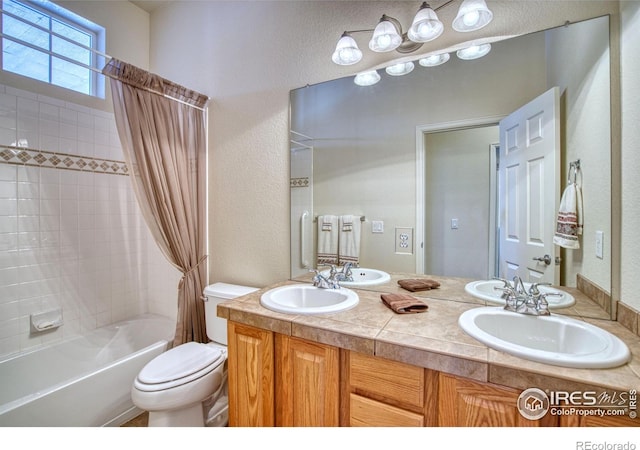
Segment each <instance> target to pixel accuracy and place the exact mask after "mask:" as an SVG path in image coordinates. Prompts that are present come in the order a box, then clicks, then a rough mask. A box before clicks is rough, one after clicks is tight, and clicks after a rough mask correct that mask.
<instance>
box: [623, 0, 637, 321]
mask: <svg viewBox="0 0 640 450" xmlns="http://www.w3.org/2000/svg"><path fill="white" fill-rule="evenodd" d="M620 12H621V19H622V20H621V23H622V25H621V30H622V31H621V39H620V41H621V42H620V50H621V63H620V66H621V80H620V81H621V86H620V88H621V97H622V102H621V103H622V108H621V111H622V112H621V114H622V157H621V159H622V161H621V164H622V176H621V178H622V196H621V214H622V224H621V228H622V236H621V241H622V245H621V257H620V266H621V269H620V279H621V292H620V299H621V300H622V301H623V302H624V303H626V304H627V305H629V306H632V307H634V308H635V309H636V310H639V311H640V295H639V293H640V277H638V271H639V270H640V233H638V229H639V228H640V201H639V200H638V198H639V197H640V151H638V149H640V127H638V124H639V123H640V102H638V98H640V58H638V54H640V2H637V1H634V2H620Z"/></svg>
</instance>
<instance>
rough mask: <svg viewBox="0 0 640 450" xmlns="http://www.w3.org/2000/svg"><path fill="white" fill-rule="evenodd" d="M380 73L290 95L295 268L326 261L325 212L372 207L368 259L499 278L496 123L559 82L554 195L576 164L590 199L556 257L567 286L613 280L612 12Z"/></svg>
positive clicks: (364, 232)
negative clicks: (322, 246) (573, 242)
mask: <svg viewBox="0 0 640 450" xmlns="http://www.w3.org/2000/svg"><path fill="white" fill-rule="evenodd" d="M379 72H380V73H381V75H382V79H381V81H380V82H379V83H377V84H375V85H373V86H368V87H361V86H357V85H355V84H354V82H353V77H346V78H342V79H338V80H332V81H328V82H325V83H320V84H317V85H313V86H306V87H302V88H300V89H296V90H294V91H292V92H291V112H290V114H291V118H290V127H291V135H290V138H291V277H292V278H293V279H303V280H307V281H308V279H309V269H313V268H316V267H318V251H317V249H318V247H317V245H318V232H317V228H318V223H317V221H318V218H319V217H323V216H325V215H346V214H349V215H353V216H354V217H356V218H357V217H361V218H362V222H360V233H361V235H360V248H359V254H358V258H359V263H360V266H362V267H370V268H376V269H380V270H383V271H387V272H389V273H402V274H429V275H440V276H448V277H461V278H468V279H472V280H473V279H488V278H491V277H493V276H495V275H499V273H498V269H497V264H496V258H497V255H499V254H500V250H501V249H500V245H499V239H498V238H497V236H498V235H499V233H500V230H499V222H500V220H499V207H498V206H497V205H499V204H500V200H501V199H500V192H499V189H498V187H497V186H498V183H497V181H496V177H497V170H496V154H497V153H498V147H499V141H500V133H499V131H498V127H497V124H498V122H499V121H500V120H501V119H502V118H504V117H506V116H507V115H509V114H510V113H511V112H513V111H515V110H517V109H518V108H520V107H521V106H522V105H524V104H526V103H528V102H529V101H530V100H532V99H534V98H536V97H537V96H539V95H540V94H542V93H544V92H545V91H547V90H549V89H550V88H552V87H554V86H557V87H558V88H559V93H560V112H561V114H560V143H561V145H560V148H559V149H558V151H559V161H560V170H559V171H558V172H559V175H558V177H559V178H560V179H559V180H557V186H558V187H557V189H558V195H557V197H558V199H557V203H559V199H560V194H562V191H563V190H564V189H565V187H566V185H567V179H569V178H570V177H572V176H574V175H575V174H574V173H573V170H572V167H573V166H572V164H573V163H575V162H577V161H579V162H580V171H579V173H578V174H577V177H578V178H577V180H578V182H579V185H580V186H581V189H582V195H583V205H584V207H583V211H584V213H583V215H584V229H583V234H582V235H581V236H580V243H581V245H580V248H579V249H573V250H569V249H563V248H560V247H558V248H556V253H555V254H554V255H553V256H554V259H556V261H553V262H552V264H557V267H556V270H557V271H558V273H559V276H558V278H557V279H558V280H559V282H558V283H557V284H560V285H562V286H567V287H572V288H575V287H576V284H577V283H578V281H577V280H578V279H579V278H582V279H583V280H588V282H589V285H593V286H596V287H599V288H601V290H602V291H603V292H605V293H606V292H610V291H611V259H610V247H611V245H610V242H611V240H610V237H611V206H610V204H611V202H610V199H611V152H610V149H611V130H610V58H609V17H608V16H604V17H599V18H595V19H591V20H587V21H584V22H579V23H574V24H568V25H565V26H563V27H559V28H555V29H550V30H545V31H541V32H538V33H533V34H529V35H524V36H519V37H514V38H509V39H505V40H502V41H499V42H495V43H493V44H492V50H491V52H490V53H489V54H488V55H486V56H485V57H483V58H481V59H477V60H473V61H465V60H460V59H458V58H457V57H456V56H455V53H452V55H451V58H450V60H449V61H448V62H446V63H445V64H443V65H440V66H437V67H421V66H419V65H418V64H416V68H415V69H414V70H413V71H412V72H411V73H409V74H408V75H404V76H401V77H397V76H396V77H393V76H389V75H387V74H385V73H384V70H380V71H379ZM550 226H555V223H554V224H550ZM401 238H402V239H401ZM400 244H402V245H400ZM601 306H602V305H601ZM603 309H604V310H605V312H607V313H608V312H609V311H611V307H610V305H604V306H603Z"/></svg>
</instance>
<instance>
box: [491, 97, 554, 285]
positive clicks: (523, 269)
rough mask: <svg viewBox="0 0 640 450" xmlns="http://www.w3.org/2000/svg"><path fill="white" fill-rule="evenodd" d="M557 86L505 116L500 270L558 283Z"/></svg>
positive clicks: (503, 274)
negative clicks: (555, 233)
mask: <svg viewBox="0 0 640 450" xmlns="http://www.w3.org/2000/svg"><path fill="white" fill-rule="evenodd" d="M559 92H560V91H559V89H558V88H557V87H554V88H552V89H550V90H548V91H547V92H545V93H544V94H542V95H540V96H539V97H537V98H535V99H533V100H532V101H531V102H529V103H527V104H526V105H524V106H522V107H521V108H519V109H518V110H516V111H514V112H513V113H511V114H510V115H508V116H507V117H505V118H504V119H503V120H501V121H500V150H501V151H500V166H499V167H500V169H499V184H500V206H499V211H500V212H499V217H500V239H499V245H500V247H499V248H500V260H499V267H500V274H499V275H500V276H501V277H503V278H506V279H509V280H511V279H513V277H514V276H519V277H521V278H522V279H523V280H525V281H529V282H536V283H542V282H544V283H553V284H558V282H559V280H560V271H559V270H557V269H558V267H557V266H556V255H555V249H556V246H555V245H554V244H553V235H554V232H555V218H556V212H557V209H556V205H558V203H559V201H558V200H559V197H560V194H559V187H558V186H557V184H558V183H557V181H556V180H559V179H560V176H559V174H560V171H559V170H560V169H559V167H560V117H559V115H560V94H559Z"/></svg>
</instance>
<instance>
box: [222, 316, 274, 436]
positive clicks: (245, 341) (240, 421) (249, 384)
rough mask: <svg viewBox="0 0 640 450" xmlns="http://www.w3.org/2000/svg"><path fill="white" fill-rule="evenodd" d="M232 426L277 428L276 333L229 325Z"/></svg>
mask: <svg viewBox="0 0 640 450" xmlns="http://www.w3.org/2000/svg"><path fill="white" fill-rule="evenodd" d="M227 330H228V341H229V346H228V351H229V361H228V364H229V426H236V427H272V426H273V425H274V387H273V375H274V369H273V367H274V361H273V333H272V332H271V331H265V330H260V329H258V328H253V327H250V326H247V325H240V324H237V323H234V322H228V328H227Z"/></svg>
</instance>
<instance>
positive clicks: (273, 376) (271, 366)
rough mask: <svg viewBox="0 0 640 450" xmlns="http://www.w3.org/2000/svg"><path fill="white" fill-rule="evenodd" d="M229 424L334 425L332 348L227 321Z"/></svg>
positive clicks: (335, 389)
mask: <svg viewBox="0 0 640 450" xmlns="http://www.w3.org/2000/svg"><path fill="white" fill-rule="evenodd" d="M227 330H228V351H229V360H228V368H229V426H236V427H273V426H304V427H311V426H325V427H333V426H338V425H339V423H338V421H339V406H340V405H339V385H340V384H339V374H340V372H339V370H340V369H339V360H340V358H339V354H340V350H339V349H338V348H336V347H331V346H328V345H322V344H318V343H315V342H309V341H305V340H303V339H297V338H293V337H289V336H284V335H281V334H277V333H273V332H271V331H266V330H262V329H259V328H255V327H251V326H248V325H242V324H238V323H235V322H231V321H229V322H228V324H227Z"/></svg>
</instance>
